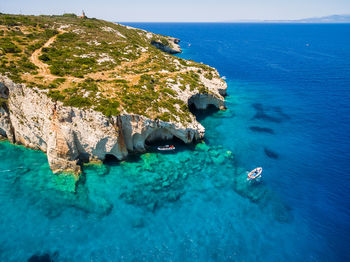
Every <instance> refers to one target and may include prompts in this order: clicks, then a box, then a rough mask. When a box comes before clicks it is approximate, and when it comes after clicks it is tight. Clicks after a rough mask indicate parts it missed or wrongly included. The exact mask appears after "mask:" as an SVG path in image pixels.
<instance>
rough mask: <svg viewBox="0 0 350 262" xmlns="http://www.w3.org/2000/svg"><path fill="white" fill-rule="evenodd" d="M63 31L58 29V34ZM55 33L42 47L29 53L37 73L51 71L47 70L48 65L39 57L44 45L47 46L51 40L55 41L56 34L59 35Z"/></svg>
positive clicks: (41, 73)
mask: <svg viewBox="0 0 350 262" xmlns="http://www.w3.org/2000/svg"><path fill="white" fill-rule="evenodd" d="M62 33H64V32H63V31H60V32H59V34H62ZM59 34H57V35H55V36H53V37H51V38H50V39H49V40H48V41H47V42H46V43H45V44H44V45H43V46H42V47H40V48H39V49H37V50H35V51H34V53H33V54H32V55H31V57H30V61H31V62H32V63H33V64H34V65H36V66H37V67H39V70H38V71H39V75H43V76H44V75H45V76H46V75H51V72H50V70H49V65H47V64H45V63H44V62H42V61H41V60H40V59H39V57H40V56H41V54H42V49H43V48H44V47H49V46H50V45H51V44H52V43H53V42H55V40H56V38H57V36H58V35H59Z"/></svg>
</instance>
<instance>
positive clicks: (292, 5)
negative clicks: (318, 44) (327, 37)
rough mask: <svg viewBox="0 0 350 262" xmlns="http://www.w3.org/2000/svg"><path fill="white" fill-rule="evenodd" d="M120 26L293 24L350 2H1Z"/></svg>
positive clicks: (2, 6)
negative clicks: (244, 23)
mask: <svg viewBox="0 0 350 262" xmlns="http://www.w3.org/2000/svg"><path fill="white" fill-rule="evenodd" d="M82 9H83V10H85V12H86V15H87V16H88V17H96V18H100V19H105V20H109V21H118V22H230V21H239V20H289V19H301V18H309V17H320V16H327V15H332V14H350V0H175V1H166V0H124V1H122V0H55V1H52V0H0V12H1V13H11V14H34V15H40V14H63V13H76V14H80V13H81V10H82Z"/></svg>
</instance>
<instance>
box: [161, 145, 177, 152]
mask: <svg viewBox="0 0 350 262" xmlns="http://www.w3.org/2000/svg"><path fill="white" fill-rule="evenodd" d="M157 149H158V150H159V151H172V150H175V146H174V145H165V146H159V147H157Z"/></svg>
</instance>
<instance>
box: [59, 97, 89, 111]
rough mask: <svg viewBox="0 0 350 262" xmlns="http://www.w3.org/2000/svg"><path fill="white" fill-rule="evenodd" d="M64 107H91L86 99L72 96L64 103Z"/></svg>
mask: <svg viewBox="0 0 350 262" xmlns="http://www.w3.org/2000/svg"><path fill="white" fill-rule="evenodd" d="M64 105H65V106H74V107H79V108H80V107H89V106H91V105H92V103H91V101H90V100H89V99H88V98H86V97H79V96H72V97H70V98H69V99H66V100H65V101H64Z"/></svg>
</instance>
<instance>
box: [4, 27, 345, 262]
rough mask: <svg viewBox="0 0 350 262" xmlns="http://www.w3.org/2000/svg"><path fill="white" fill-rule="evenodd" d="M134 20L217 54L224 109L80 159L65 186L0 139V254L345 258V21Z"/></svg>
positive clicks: (34, 156)
mask: <svg viewBox="0 0 350 262" xmlns="http://www.w3.org/2000/svg"><path fill="white" fill-rule="evenodd" d="M132 25H133V26H138V27H141V28H144V29H147V30H151V31H155V32H158V33H162V34H168V35H173V36H176V37H179V38H181V39H182V40H183V44H182V47H183V48H184V53H183V54H181V57H184V58H191V59H194V60H196V61H203V62H205V63H208V64H210V65H212V66H214V67H216V68H218V69H219V71H220V73H221V74H222V75H225V76H226V77H227V82H228V85H229V89H228V92H229V96H228V97H227V106H228V108H229V109H228V110H227V111H225V112H216V111H213V112H209V113H206V114H204V113H201V112H197V118H198V119H199V120H200V122H201V123H202V124H203V125H204V126H205V127H206V130H207V132H206V139H205V143H203V144H199V145H197V146H185V145H182V144H180V143H178V142H177V144H176V146H177V150H176V152H175V153H170V154H159V153H157V152H156V151H155V150H151V152H150V153H148V154H144V155H134V156H131V157H130V158H129V159H128V161H125V162H120V163H119V162H116V161H113V160H109V161H107V162H106V163H105V165H90V166H85V167H84V176H83V178H82V179H81V180H80V181H79V183H78V184H77V186H76V187H75V185H74V181H72V179H71V178H70V177H65V176H55V175H53V174H52V173H51V172H50V170H49V166H48V164H47V159H46V156H45V155H44V154H43V153H41V152H38V151H33V150H29V149H25V148H23V147H20V146H13V145H10V144H9V143H8V142H1V143H0V155H1V160H0V206H1V209H0V213H1V214H0V222H1V223H0V261H27V260H28V259H29V261H45V259H46V261H48V260H49V258H50V259H52V260H54V261H347V260H349V258H350V255H349V251H348V250H347V246H348V244H347V243H349V240H350V239H349V233H350V230H349V221H350V220H349V218H350V214H349V203H350V201H349V200H350V197H349V196H348V195H349V192H350V190H349V184H348V183H349V182H350V181H349V177H348V176H346V175H344V174H346V173H347V172H348V171H350V170H349V167H348V166H347V164H348V162H349V160H350V156H349V148H350V147H349V141H350V140H349V131H350V127H349V125H350V124H349V113H350V106H349V104H348V101H350V99H349V88H350V79H349V75H350V74H348V73H350V61H349V57H350V48H349V47H350V37H349V35H350V34H348V33H349V32H350V26H349V25H304V26H301V25H235V24H132ZM189 43H191V46H188V44H189ZM306 44H309V46H306ZM256 166H263V168H264V173H263V179H262V181H261V183H258V184H250V183H247V181H246V171H247V170H251V169H253V168H255V167H256Z"/></svg>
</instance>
